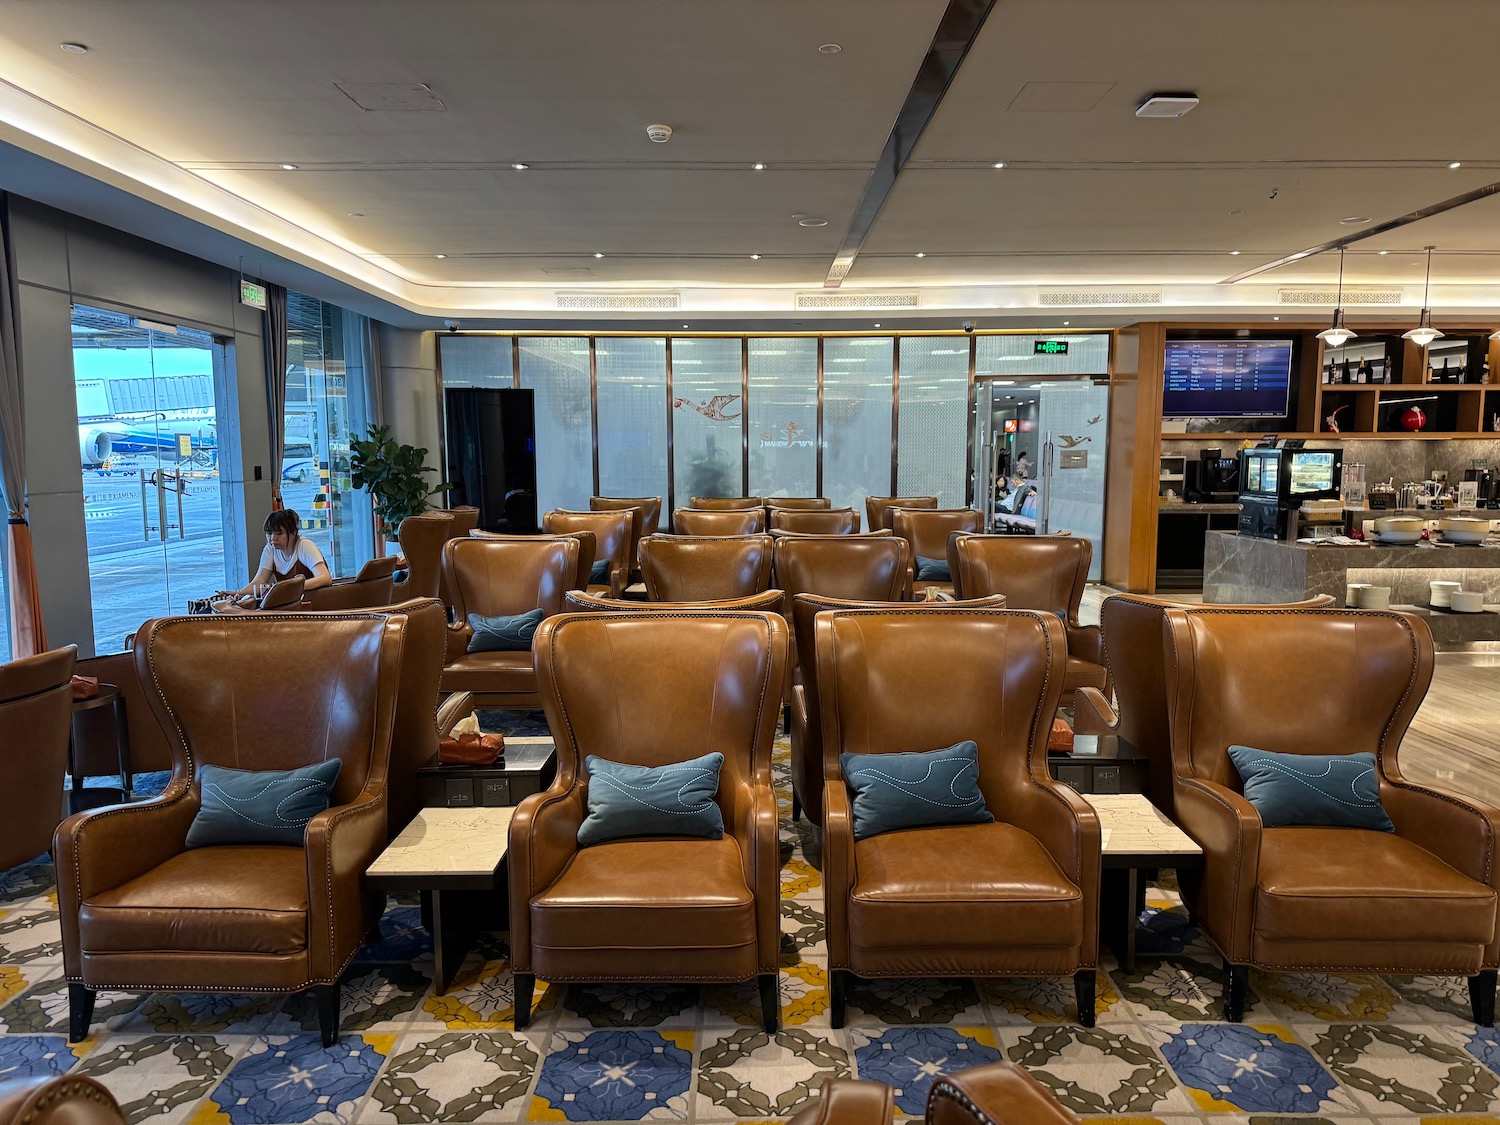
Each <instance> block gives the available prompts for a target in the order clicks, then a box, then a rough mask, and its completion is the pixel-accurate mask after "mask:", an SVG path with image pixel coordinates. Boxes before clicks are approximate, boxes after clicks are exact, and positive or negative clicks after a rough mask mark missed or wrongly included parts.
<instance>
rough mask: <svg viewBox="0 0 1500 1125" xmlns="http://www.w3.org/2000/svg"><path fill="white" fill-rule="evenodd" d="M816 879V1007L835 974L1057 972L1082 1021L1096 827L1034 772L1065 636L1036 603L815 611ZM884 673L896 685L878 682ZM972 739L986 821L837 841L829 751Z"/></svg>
mask: <svg viewBox="0 0 1500 1125" xmlns="http://www.w3.org/2000/svg"><path fill="white" fill-rule="evenodd" d="M813 630H814V636H815V638H816V640H815V646H816V649H817V662H818V669H817V683H818V692H819V710H820V712H821V718H822V726H823V761H824V763H825V766H824V777H825V783H824V788H823V886H824V903H825V909H826V911H827V929H828V967H829V983H830V1004H829V1018H830V1020H831V1022H832V1025H833V1026H834V1027H841V1026H843V1023H844V1013H845V1005H846V1003H847V995H848V988H849V980H850V976H851V975H858V976H861V977H925V976H954V977H1005V976H1031V977H1035V976H1046V975H1058V976H1061V975H1063V974H1068V975H1071V976H1072V977H1073V983H1074V992H1075V995H1076V997H1077V1001H1078V1017H1079V1020H1080V1022H1081V1023H1082V1024H1083V1025H1084V1026H1086V1027H1088V1026H1092V1025H1093V1022H1094V983H1095V966H1096V965H1097V961H1098V957H1097V954H1098V943H1099V920H1098V909H1099V866H1100V842H1101V838H1100V828H1099V819H1098V817H1097V815H1096V814H1095V813H1094V810H1093V809H1092V808H1091V807H1090V806H1089V805H1088V803H1087V802H1086V801H1084V799H1083V798H1082V797H1080V796H1079V795H1078V794H1077V793H1076V792H1075V791H1074V790H1073V789H1071V788H1069V787H1068V786H1066V785H1062V784H1060V783H1058V782H1056V781H1053V780H1052V778H1051V777H1050V776H1048V773H1047V735H1048V732H1049V731H1050V729H1051V727H1052V719H1053V716H1054V715H1055V714H1056V711H1057V699H1058V694H1059V692H1060V689H1061V684H1060V683H1059V680H1058V677H1057V675H1056V668H1057V665H1058V664H1060V663H1061V661H1062V656H1063V653H1064V652H1065V645H1066V642H1065V640H1064V637H1063V629H1062V623H1061V622H1059V621H1058V620H1057V618H1056V617H1055V616H1054V615H1052V614H1050V613H1026V612H1020V613H1018V612H1014V611H1011V610H1005V609H984V608H975V607H968V606H965V607H960V608H955V607H952V606H944V607H934V606H925V605H924V606H905V607H901V608H896V607H891V608H881V609H856V610H841V611H836V612H831V613H823V614H819V615H818V617H817V618H816V620H815V622H814V626H813ZM893 684H899V685H900V690H899V691H891V690H884V689H885V688H886V687H888V686H889V685H893ZM965 739H972V740H973V741H974V742H975V743H976V744H977V745H978V747H979V788H980V790H981V791H982V792H983V794H984V800H985V805H986V806H987V807H988V808H989V810H990V812H991V813H993V814H994V816H995V820H994V822H993V823H990V824H964V825H945V826H934V827H926V828H910V829H905V830H902V831H898V832H885V833H882V834H880V835H876V836H871V837H868V838H867V839H864V840H860V841H858V842H856V841H855V839H854V823H853V817H852V813H851V801H852V798H851V796H850V794H849V790H848V788H847V786H846V785H845V784H844V783H843V781H842V777H843V774H842V770H841V768H840V766H839V756H840V755H841V754H844V753H858V754H889V753H896V752H901V751H921V750H934V749H938V748H940V747H946V746H952V745H954V744H955V743H958V742H961V741H963V740H965Z"/></svg>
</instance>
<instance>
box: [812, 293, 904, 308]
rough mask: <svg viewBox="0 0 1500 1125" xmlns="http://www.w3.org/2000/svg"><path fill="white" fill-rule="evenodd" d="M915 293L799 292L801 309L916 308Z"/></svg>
mask: <svg viewBox="0 0 1500 1125" xmlns="http://www.w3.org/2000/svg"><path fill="white" fill-rule="evenodd" d="M920 304H921V300H920V299H919V298H918V296H917V294H915V293H798V294H797V307H798V308H799V309H914V308H917V307H918V306H919V305H920Z"/></svg>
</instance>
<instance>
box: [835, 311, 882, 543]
mask: <svg viewBox="0 0 1500 1125" xmlns="http://www.w3.org/2000/svg"><path fill="white" fill-rule="evenodd" d="M894 355H895V347H894V341H893V340H892V339H891V337H889V336H870V337H853V338H851V337H842V336H830V337H829V338H828V339H826V340H824V341H823V495H824V496H827V497H828V498H829V499H830V500H831V501H832V502H833V506H834V507H835V508H843V507H850V508H853V509H854V510H855V511H856V512H858V513H859V518H860V520H861V521H863V520H864V519H865V497H867V496H889V495H890V492H891V381H892V375H893V370H894V358H893V357H894Z"/></svg>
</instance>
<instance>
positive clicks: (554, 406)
mask: <svg viewBox="0 0 1500 1125" xmlns="http://www.w3.org/2000/svg"><path fill="white" fill-rule="evenodd" d="M520 350H521V386H523V387H529V388H531V389H532V390H534V391H535V392H536V480H537V498H536V499H537V513H538V515H540V514H541V513H543V512H550V511H553V510H554V509H557V508H566V509H569V510H572V511H587V510H588V506H589V497H590V496H591V495H593V492H594V448H593V442H592V435H593V429H594V426H593V420H592V414H593V407H592V403H591V398H590V391H589V341H588V337H587V336H527V337H523V338H522V340H521V348H520Z"/></svg>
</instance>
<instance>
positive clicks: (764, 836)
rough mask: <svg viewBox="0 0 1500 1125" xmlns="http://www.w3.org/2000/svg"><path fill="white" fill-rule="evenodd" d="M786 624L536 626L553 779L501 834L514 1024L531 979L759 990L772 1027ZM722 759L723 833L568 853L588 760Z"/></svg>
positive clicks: (707, 613) (570, 622) (698, 615)
mask: <svg viewBox="0 0 1500 1125" xmlns="http://www.w3.org/2000/svg"><path fill="white" fill-rule="evenodd" d="M786 648H787V634H786V623H785V622H783V621H782V619H781V618H780V617H779V616H777V615H776V614H771V613H744V612H731V611H728V610H692V611H682V612H680V613H676V614H673V615H672V616H670V617H667V616H662V615H659V614H650V613H635V614H629V613H620V614H602V613H591V614H569V615H567V616H564V617H560V618H554V619H552V620H549V621H545V622H543V623H542V627H541V629H540V630H539V631H538V632H537V637H536V645H535V652H536V668H537V679H538V681H539V683H540V685H541V690H542V705H543V707H544V708H545V710H546V712H547V725H548V726H549V727H551V728H552V730H553V731H554V732H556V735H557V777H556V779H555V780H554V782H553V784H552V786H551V787H550V788H549V789H547V790H546V791H545V792H542V793H537V794H533V795H532V796H530V797H528V798H526V799H525V800H524V801H522V802H521V804H520V806H519V807H518V808H517V809H516V812H515V817H514V819H513V820H512V821H511V827H510V872H511V880H510V924H511V958H512V968H513V970H514V973H515V977H514V979H515V1026H516V1027H517V1028H522V1027H525V1026H526V1025H527V1023H528V1022H529V1020H530V1013H531V998H532V992H533V989H534V988H535V985H536V978H537V977H538V976H540V977H541V978H542V979H543V980H545V981H548V982H550V983H553V984H562V983H566V982H568V981H599V980H635V981H743V980H748V979H750V978H751V977H756V978H758V979H759V982H760V995H761V1005H762V1015H763V1017H764V1022H765V1026H766V1029H767V1030H768V1031H774V1030H775V1029H776V1026H777V1022H778V1019H779V1011H778V987H777V976H778V970H777V966H778V964H779V955H780V940H781V933H780V929H781V928H780V923H779V917H780V915H779V909H780V901H779V880H780V867H781V863H780V853H779V844H778V840H777V817H776V794H775V791H774V790H773V788H772V784H771V744H772V741H773V739H774V738H775V735H776V718H777V708H776V701H777V699H778V698H779V694H780V691H781V685H782V682H783V680H784V679H785V676H786ZM714 751H717V752H719V753H722V754H723V755H724V765H723V769H722V772H721V773H720V778H719V790H718V795H717V798H716V799H717V802H718V804H719V808H720V810H721V811H722V812H723V815H724V836H723V838H722V839H719V840H709V839H698V838H685V837H639V838H631V839H622V840H612V841H609V842H606V843H599V844H593V845H591V846H589V847H579V846H578V829H579V825H580V824H581V823H582V822H583V819H584V816H585V815H586V814H587V791H588V774H587V772H586V769H585V767H584V760H585V758H586V757H587V756H588V755H591V754H596V755H599V756H600V757H603V758H607V759H608V760H610V761H612V762H626V763H631V764H635V765H643V766H660V765H666V764H668V763H671V762H681V761H686V760H688V759H691V758H696V757H699V756H700V755H703V754H706V753H711V752H714Z"/></svg>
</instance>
